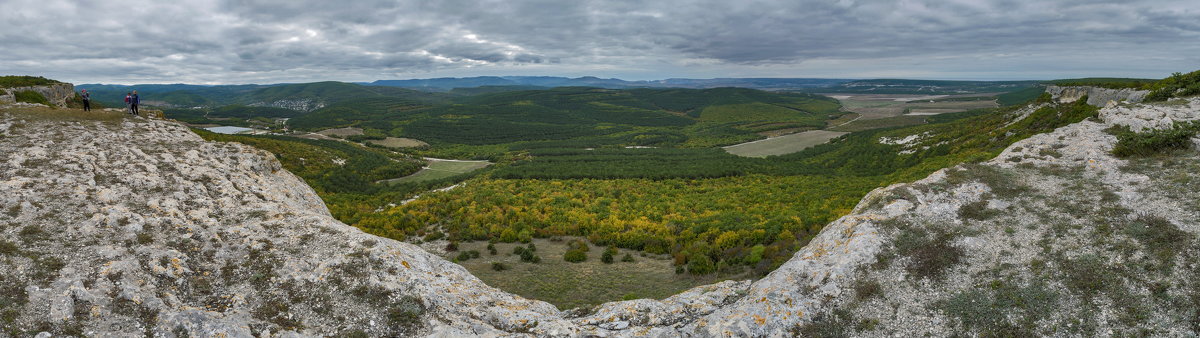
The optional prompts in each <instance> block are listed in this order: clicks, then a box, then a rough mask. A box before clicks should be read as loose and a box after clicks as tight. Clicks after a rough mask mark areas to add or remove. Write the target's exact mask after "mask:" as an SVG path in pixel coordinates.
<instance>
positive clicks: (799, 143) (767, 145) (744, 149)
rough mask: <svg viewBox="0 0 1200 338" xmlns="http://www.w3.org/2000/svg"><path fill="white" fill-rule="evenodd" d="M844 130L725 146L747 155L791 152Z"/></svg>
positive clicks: (840, 134) (792, 135)
mask: <svg viewBox="0 0 1200 338" xmlns="http://www.w3.org/2000/svg"><path fill="white" fill-rule="evenodd" d="M845 134H846V133H844V132H839V131H828V130H809V131H805V132H799V133H795V134H791V135H784V136H779V137H772V138H768V139H763V140H758V141H751V142H746V143H742V144H735V145H731V146H727V147H724V149H725V151H727V152H729V153H730V154H734V155H738V156H745V157H767V156H771V155H783V154H791V153H794V152H797V151H801V150H804V149H805V148H808V147H812V146H815V145H818V144H822V143H825V142H829V140H830V139H833V138H835V137H838V136H842V135H845Z"/></svg>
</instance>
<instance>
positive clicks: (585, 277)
mask: <svg viewBox="0 0 1200 338" xmlns="http://www.w3.org/2000/svg"><path fill="white" fill-rule="evenodd" d="M566 240H567V239H564V240H562V241H551V240H549V239H534V240H533V244H534V245H535V246H537V256H538V257H541V259H542V261H541V262H540V263H536V264H535V263H523V262H521V258H520V256H518V255H513V254H512V252H513V247H515V246H517V245H521V246H525V244H520V243H496V244H495V245H496V251H497V252H498V254H497V255H495V256H492V255H489V254H488V250H487V242H483V241H480V242H470V243H461V244H460V245H459V252H465V251H468V250H476V251H479V253H480V256H479V258H474V259H470V260H467V261H463V262H459V263H458V264H459V265H462V266H463V267H466V268H467V270H470V271H471V274H473V275H475V276H476V277H479V279H480V280H483V281H484V282H485V283H487V284H488V285H490V286H493V287H496V288H499V289H501V290H504V291H508V292H512V293H515V294H518V295H521V296H522V297H526V298H532V299H537V300H543V301H546V302H549V303H550V304H554V305H555V306H558V308H559V309H562V310H565V309H571V308H576V307H585V306H593V305H597V304H601V303H604V302H609V301H614V300H621V299H623V298H626V297H629V298H654V299H662V298H666V297H670V296H673V295H675V294H678V293H680V292H682V291H685V290H687V289H690V288H693V287H696V286H700V285H706V284H711V283H715V282H718V281H721V280H725V279H734V278H732V277H726V278H719V277H716V275H715V274H714V275H708V276H701V277H696V276H692V275H690V274H687V273H684V274H675V267H674V266H672V265H671V260H670V259H669V258H668V256H666V255H663V256H661V257H660V258H652V257H653V255H650V256H651V257H642V256H640V253H639V252H637V251H632V250H624V249H618V251H619V253H618V254H617V255H616V256H615V257H614V258H615V262H613V263H612V264H604V263H603V262H601V261H600V256H601V255H602V254H603V253H604V247H596V246H592V247H591V249H590V250H589V251H588V252H587V256H588V259H587V261H584V262H581V263H570V262H567V261H564V260H563V253H564V252H566V251H567V245H566ZM459 252H451V253H450V254H449V255H447V256H446V259H451V258H454V257H455V256H457V255H458V254H459ZM626 253H628V254H630V255H632V256H633V257H634V262H622V261H621V257H624V256H625V254H626ZM492 262H500V263H503V264H505V265H507V266H508V267H509V268H510V269H509V270H505V271H496V270H493V269H492ZM735 277H736V276H735ZM743 278H745V277H743Z"/></svg>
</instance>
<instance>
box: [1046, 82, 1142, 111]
mask: <svg viewBox="0 0 1200 338" xmlns="http://www.w3.org/2000/svg"><path fill="white" fill-rule="evenodd" d="M1046 92H1047V93H1050V96H1051V97H1052V98H1054V100H1056V101H1058V102H1062V103H1070V102H1075V101H1078V100H1079V99H1080V98H1082V97H1084V96H1087V97H1088V100H1087V103H1088V104H1090V105H1093V106H1097V107H1104V106H1107V105H1108V104H1109V103H1111V102H1115V103H1120V102H1131V103H1138V102H1142V99H1144V98H1146V95H1148V94H1150V91H1149V90H1134V89H1128V88H1125V89H1109V88H1100V87H1084V86H1067V87H1060V86H1047V87H1046Z"/></svg>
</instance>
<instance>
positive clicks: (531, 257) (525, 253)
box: [521, 250, 542, 263]
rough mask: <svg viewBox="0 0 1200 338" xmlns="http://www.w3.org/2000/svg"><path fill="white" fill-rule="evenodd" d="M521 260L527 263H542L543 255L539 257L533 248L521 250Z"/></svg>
mask: <svg viewBox="0 0 1200 338" xmlns="http://www.w3.org/2000/svg"><path fill="white" fill-rule="evenodd" d="M521 261H522V262H526V263H540V262H541V261H542V258H541V257H538V256H537V255H536V254H534V253H533V251H532V250H521Z"/></svg>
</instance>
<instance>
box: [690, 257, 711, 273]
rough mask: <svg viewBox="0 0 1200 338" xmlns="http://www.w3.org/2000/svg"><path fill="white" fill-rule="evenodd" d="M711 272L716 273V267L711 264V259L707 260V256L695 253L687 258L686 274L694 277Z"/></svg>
mask: <svg viewBox="0 0 1200 338" xmlns="http://www.w3.org/2000/svg"><path fill="white" fill-rule="evenodd" d="M713 271H717V266H716V264H713V261H712V258H709V257H708V255H705V254H702V253H695V254H692V256H691V257H689V258H688V272H691V273H692V274H694V275H703V274H709V273H712V272H713Z"/></svg>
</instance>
